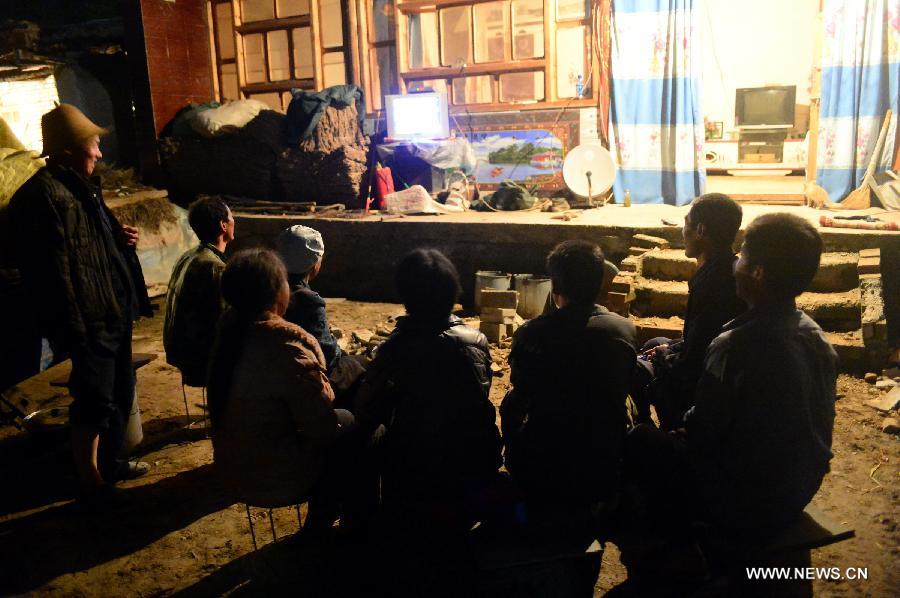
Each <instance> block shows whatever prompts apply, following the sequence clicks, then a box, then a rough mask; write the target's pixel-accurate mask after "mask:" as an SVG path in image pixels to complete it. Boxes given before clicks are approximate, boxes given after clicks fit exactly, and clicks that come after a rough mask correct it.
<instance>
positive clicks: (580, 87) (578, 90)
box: [575, 75, 584, 98]
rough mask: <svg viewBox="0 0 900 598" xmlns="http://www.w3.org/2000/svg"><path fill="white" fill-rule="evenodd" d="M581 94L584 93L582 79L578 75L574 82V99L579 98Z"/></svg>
mask: <svg viewBox="0 0 900 598" xmlns="http://www.w3.org/2000/svg"><path fill="white" fill-rule="evenodd" d="M582 93H584V77H582V76H581V75H578V79H576V80H575V97H576V98H580V97H581V94H582Z"/></svg>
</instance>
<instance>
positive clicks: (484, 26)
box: [474, 2, 509, 62]
mask: <svg viewBox="0 0 900 598" xmlns="http://www.w3.org/2000/svg"><path fill="white" fill-rule="evenodd" d="M474 10H475V62H493V61H498V60H504V59H505V58H506V56H505V53H504V52H505V48H506V40H508V39H509V4H508V3H507V2H487V3H485V4H476V5H475V7H474Z"/></svg>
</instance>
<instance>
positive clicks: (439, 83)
mask: <svg viewBox="0 0 900 598" xmlns="http://www.w3.org/2000/svg"><path fill="white" fill-rule="evenodd" d="M406 90H407V91H409V92H415V91H442V92H444V93H447V82H446V81H445V80H444V79H426V80H424V81H411V82H410V83H409V85H407V86H406Z"/></svg>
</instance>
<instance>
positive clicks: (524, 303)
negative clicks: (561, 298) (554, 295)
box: [518, 277, 552, 320]
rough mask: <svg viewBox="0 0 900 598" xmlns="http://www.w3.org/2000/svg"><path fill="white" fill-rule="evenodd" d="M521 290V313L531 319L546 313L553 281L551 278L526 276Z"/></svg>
mask: <svg viewBox="0 0 900 598" xmlns="http://www.w3.org/2000/svg"><path fill="white" fill-rule="evenodd" d="M522 282H523V284H522V289H521V290H520V291H519V294H520V296H519V299H520V301H519V306H520V308H519V312H518V313H519V315H520V316H522V317H523V318H525V319H526V320H530V319H531V318H536V317H538V316H539V315H541V314H542V313H544V306H545V305H546V304H547V297H549V296H550V288H551V286H552V285H551V283H550V279H549V278H534V277H531V278H526V279H524V280H523V281H522Z"/></svg>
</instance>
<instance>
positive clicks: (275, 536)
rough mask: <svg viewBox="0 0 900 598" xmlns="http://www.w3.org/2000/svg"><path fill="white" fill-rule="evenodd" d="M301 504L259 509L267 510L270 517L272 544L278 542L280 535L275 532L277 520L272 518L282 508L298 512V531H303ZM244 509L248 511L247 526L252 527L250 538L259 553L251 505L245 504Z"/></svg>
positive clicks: (254, 548)
mask: <svg viewBox="0 0 900 598" xmlns="http://www.w3.org/2000/svg"><path fill="white" fill-rule="evenodd" d="M304 502H305V501H304ZM301 504H302V503H297V504H295V505H283V506H277V507H259V508H261V509H266V512H267V513H268V515H269V528H270V529H271V530H272V543H275V542H278V533H277V532H276V531H275V519H274V518H273V517H272V511H274V510H275V509H280V508H285V507H288V508H289V507H291V506H293V507H294V509H295V510H296V511H297V527H298V530H300V529H303V520H302V517H301V516H300V505H301ZM244 509H245V510H246V511H247V524H248V525H249V526H250V538H251V539H252V540H253V550H254V551H257V550H259V547H258V546H257V544H256V531H255V530H254V529H253V517H252V516H251V515H250V503H248V502H245V503H244Z"/></svg>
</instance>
